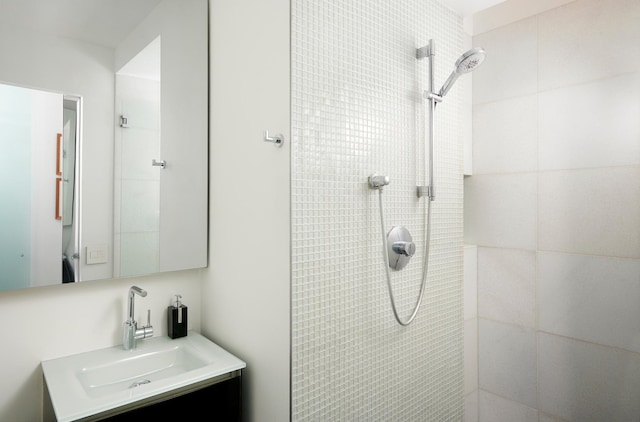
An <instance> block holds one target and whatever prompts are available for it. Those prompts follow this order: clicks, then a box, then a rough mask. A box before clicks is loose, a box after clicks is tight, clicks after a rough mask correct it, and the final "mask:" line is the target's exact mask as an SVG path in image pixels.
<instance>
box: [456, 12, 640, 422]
mask: <svg viewBox="0 0 640 422" xmlns="http://www.w3.org/2000/svg"><path fill="white" fill-rule="evenodd" d="M487 20H488V19H487ZM639 20H640V2H639V1H638V0H576V1H573V2H570V3H568V4H566V5H564V6H562V7H558V8H554V9H551V10H548V11H545V12H543V13H539V14H536V15H533V16H530V17H528V18H526V19H521V20H518V21H516V22H513V21H512V22H513V23H509V24H507V25H503V26H500V27H497V28H495V29H492V30H489V31H483V32H482V33H480V34H476V36H475V37H474V44H476V45H478V46H482V47H484V48H485V49H486V50H487V60H486V61H485V63H484V64H483V65H482V67H481V68H479V69H478V71H477V72H474V75H473V102H474V106H473V143H474V145H473V166H474V169H473V176H472V177H470V178H467V179H466V181H465V184H466V190H465V213H466V214H465V230H466V237H467V240H468V242H469V243H474V244H477V245H478V314H479V334H478V335H479V385H480V394H479V416H480V417H479V420H480V421H481V422H485V421H486V422H512V421H532V422H536V421H540V422H543V421H544V422H547V421H554V422H556V421H569V422H589V421H593V422H596V421H597V422H599V421H607V422H614V421H620V422H627V421H638V420H640V401H639V400H638V397H640V331H639V329H638V326H639V324H640V306H638V302H639V298H640V212H639V210H640V124H639V120H638V117H639V116H640V56H638V55H637V54H629V52H630V51H634V52H637V51H638V44H639V43H640V27H639V26H638V21H639ZM476 26H477V25H476Z"/></svg>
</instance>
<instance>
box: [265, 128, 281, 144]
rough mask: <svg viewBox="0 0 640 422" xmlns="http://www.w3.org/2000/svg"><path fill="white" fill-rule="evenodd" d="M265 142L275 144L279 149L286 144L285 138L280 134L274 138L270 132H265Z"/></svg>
mask: <svg viewBox="0 0 640 422" xmlns="http://www.w3.org/2000/svg"><path fill="white" fill-rule="evenodd" d="M264 141H265V142H273V143H274V144H275V145H276V146H277V147H281V146H282V144H283V143H284V136H283V135H282V134H280V133H278V134H275V135H273V136H269V131H268V130H265V131H264Z"/></svg>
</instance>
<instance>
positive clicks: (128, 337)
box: [122, 286, 153, 350]
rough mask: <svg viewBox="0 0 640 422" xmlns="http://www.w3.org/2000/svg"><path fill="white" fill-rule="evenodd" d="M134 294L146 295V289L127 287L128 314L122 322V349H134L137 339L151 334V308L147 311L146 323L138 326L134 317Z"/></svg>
mask: <svg viewBox="0 0 640 422" xmlns="http://www.w3.org/2000/svg"><path fill="white" fill-rule="evenodd" d="M134 295H140V296H142V297H145V296H147V291H146V290H144V289H141V288H140V287H138V286H131V288H130V289H129V300H128V302H127V309H128V310H129V316H128V317H127V320H126V321H125V322H124V324H123V325H124V326H123V328H124V329H123V332H122V348H123V349H124V350H129V349H135V348H136V344H137V341H138V339H143V338H147V337H152V336H153V327H152V326H151V310H148V311H147V325H146V326H144V327H142V328H138V323H137V322H136V321H135V319H134V312H133V308H134Z"/></svg>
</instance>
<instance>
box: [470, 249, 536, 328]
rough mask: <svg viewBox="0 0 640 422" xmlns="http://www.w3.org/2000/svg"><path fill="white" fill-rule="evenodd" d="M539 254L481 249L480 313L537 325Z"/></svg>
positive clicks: (511, 322) (512, 322)
mask: <svg viewBox="0 0 640 422" xmlns="http://www.w3.org/2000/svg"><path fill="white" fill-rule="evenodd" d="M535 280H536V253H535V252H533V251H523V250H512V249H494V248H479V249H478V315H479V316H480V317H481V318H488V319H494V320H498V321H502V322H506V323H510V324H515V325H522V326H525V327H529V328H535V323H536V312H535V311H536V288H535V285H536V282H535Z"/></svg>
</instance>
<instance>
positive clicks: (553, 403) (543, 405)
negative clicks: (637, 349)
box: [539, 333, 640, 422]
mask: <svg viewBox="0 0 640 422" xmlns="http://www.w3.org/2000/svg"><path fill="white" fill-rule="evenodd" d="M539 347H540V357H539V359H540V364H539V368H540V369H539V372H540V375H539V376H540V379H539V383H540V388H539V391H540V407H539V408H540V410H541V411H543V412H547V413H550V414H553V415H558V416H560V417H562V418H564V419H566V420H569V421H579V422H602V421H607V422H629V421H637V420H640V400H638V397H640V355H638V354H637V353H630V352H625V351H621V350H617V349H611V348H608V347H604V346H599V345H595V344H591V343H585V342H581V341H577V340H572V339H569V338H565V337H559V336H555V335H551V334H544V333H541V334H539Z"/></svg>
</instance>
